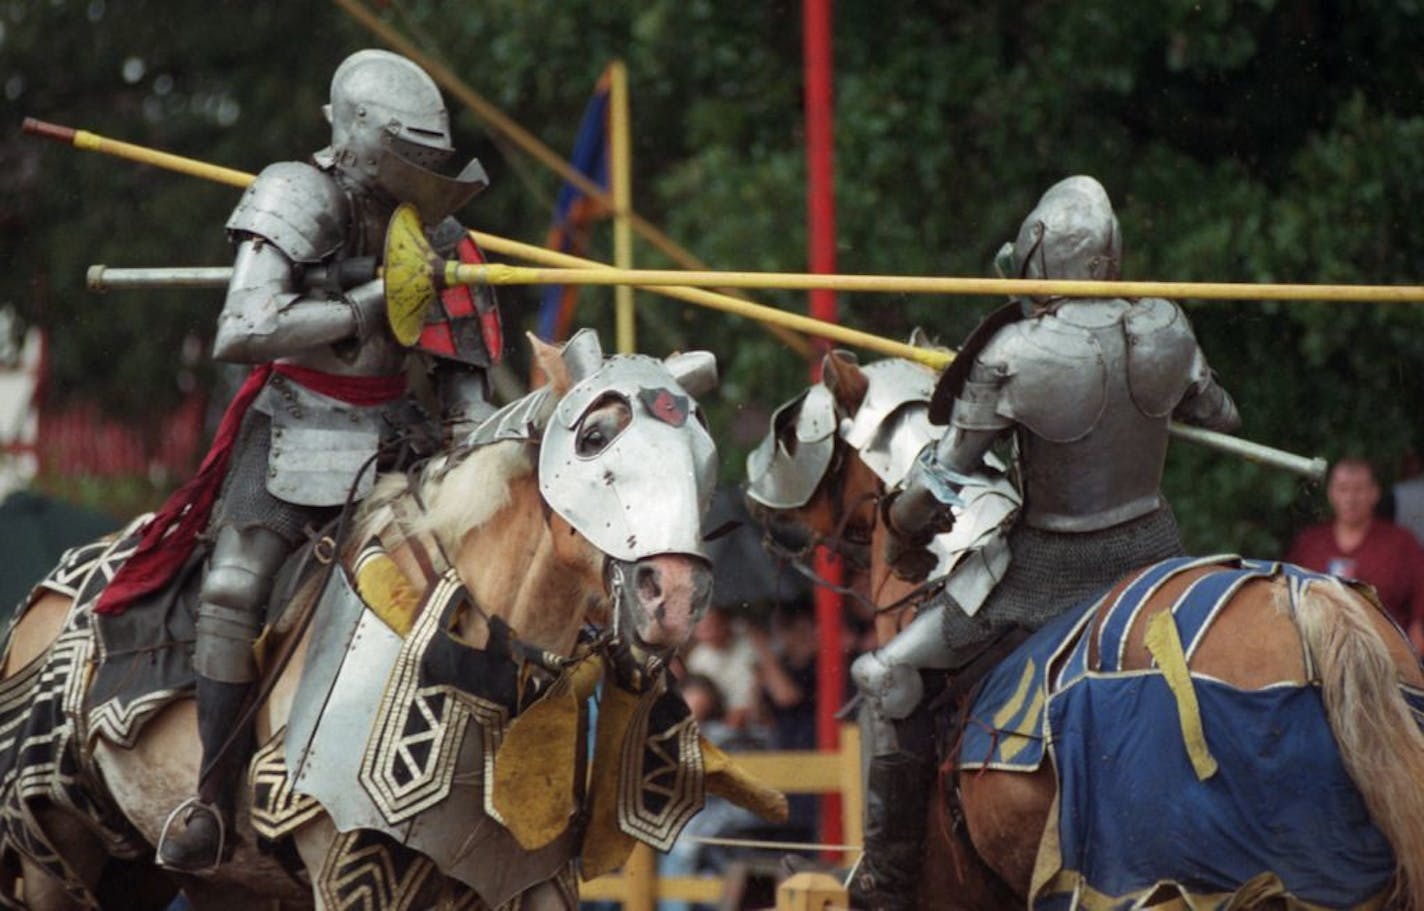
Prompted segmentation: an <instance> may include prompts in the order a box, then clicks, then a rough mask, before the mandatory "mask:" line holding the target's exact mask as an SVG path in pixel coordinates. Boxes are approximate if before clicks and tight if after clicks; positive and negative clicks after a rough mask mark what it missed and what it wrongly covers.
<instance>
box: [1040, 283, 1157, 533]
mask: <svg viewBox="0 0 1424 911" xmlns="http://www.w3.org/2000/svg"><path fill="white" fill-rule="evenodd" d="M1063 311H1066V312H1063ZM1063 311H1060V313H1061V316H1059V317H1057V319H1059V320H1061V324H1060V325H1059V326H1058V327H1056V328H1057V329H1058V330H1059V331H1060V332H1061V333H1062V336H1061V337H1062V338H1063V339H1065V340H1066V339H1068V338H1076V339H1078V340H1079V343H1078V347H1077V349H1076V350H1079V351H1080V352H1083V354H1082V360H1081V362H1080V363H1078V364H1077V365H1075V367H1074V369H1075V371H1076V372H1078V376H1077V377H1076V378H1075V379H1073V380H1071V381H1065V385H1068V386H1073V387H1081V389H1080V391H1079V393H1078V394H1077V395H1076V396H1075V397H1074V400H1073V401H1062V402H1058V403H1057V407H1059V408H1061V409H1064V410H1063V411H1060V412H1059V413H1058V414H1057V415H1054V416H1051V417H1050V416H1049V415H1045V416H1044V419H1043V420H1041V421H1035V420H1032V419H1031V418H1030V419H1029V420H1020V421H1019V428H1018V433H1019V444H1020V447H1021V452H1022V463H1023V478H1024V521H1025V522H1026V523H1027V524H1029V525H1031V526H1033V527H1035V528H1043V529H1047V530H1050V531H1061V532H1084V531H1096V530H1098V529H1102V528H1107V527H1110V526H1113V525H1117V524H1120V523H1122V522H1126V521H1129V520H1131V519H1135V518H1138V517H1139V516H1143V515H1146V514H1147V513H1149V512H1152V511H1153V510H1155V509H1157V508H1158V507H1159V506H1160V505H1162V502H1163V500H1162V496H1161V491H1160V488H1161V482H1162V465H1163V462H1164V460H1165V458H1166V452H1167V416H1166V414H1165V413H1159V414H1157V415H1155V416H1153V415H1151V414H1148V413H1147V411H1148V410H1155V409H1147V410H1145V409H1144V408H1143V407H1141V404H1140V403H1139V402H1137V401H1136V400H1135V399H1134V397H1133V391H1132V387H1131V386H1130V381H1129V376H1130V374H1131V372H1132V371H1130V370H1129V362H1130V361H1131V360H1132V357H1131V355H1130V353H1129V350H1128V349H1129V342H1128V338H1129V334H1128V333H1127V332H1126V331H1125V328H1124V320H1123V319H1122V315H1123V314H1122V313H1118V314H1116V315H1115V314H1113V313H1112V312H1111V310H1105V309H1103V308H1101V307H1099V308H1096V309H1094V308H1092V307H1091V306H1088V305H1083V306H1081V307H1072V306H1065V307H1064V308H1063ZM1049 319H1054V317H1050V318H1049ZM1065 347H1067V348H1070V349H1073V348H1074V346H1073V345H1065ZM1026 416H1027V415H1026Z"/></svg>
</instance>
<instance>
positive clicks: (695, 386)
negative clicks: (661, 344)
mask: <svg viewBox="0 0 1424 911" xmlns="http://www.w3.org/2000/svg"><path fill="white" fill-rule="evenodd" d="M663 366H665V367H667V369H668V373H671V374H672V375H673V379H675V380H677V382H678V385H679V386H681V387H682V388H683V389H686V390H687V394H688V395H690V396H692V397H693V398H695V399H700V398H702V397H703V396H704V395H706V394H707V393H709V392H711V391H712V390H713V389H716V388H717V379H718V378H717V358H716V356H715V355H713V354H712V352H710V351H679V352H677V353H675V354H669V355H668V356H667V357H666V358H664V359H663Z"/></svg>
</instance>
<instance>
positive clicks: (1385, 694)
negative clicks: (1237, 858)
mask: <svg viewBox="0 0 1424 911" xmlns="http://www.w3.org/2000/svg"><path fill="white" fill-rule="evenodd" d="M1374 610H1375V608H1374V607H1372V606H1371V605H1370V604H1369V603H1368V602H1366V601H1365V600H1364V599H1363V598H1362V597H1361V596H1360V595H1358V594H1356V593H1355V592H1352V591H1350V590H1349V589H1348V588H1346V587H1345V586H1344V585H1343V584H1341V583H1340V582H1339V581H1336V580H1331V581H1330V582H1313V583H1311V584H1310V585H1309V586H1308V587H1307V589H1306V591H1305V593H1304V594H1303V595H1302V596H1301V597H1300V598H1299V600H1298V601H1297V603H1296V614H1295V616H1296V623H1297V626H1298V628H1299V629H1300V634H1301V638H1302V639H1303V640H1304V642H1305V646H1306V648H1307V649H1308V651H1309V654H1310V656H1311V658H1312V659H1313V661H1314V664H1315V667H1316V673H1317V674H1318V675H1319V677H1320V681H1321V692H1322V695H1323V697H1324V701H1325V712H1326V715H1327V716H1328V717H1329V719H1330V729H1331V731H1332V732H1333V733H1334V735H1335V742H1336V743H1337V744H1338V745H1339V747H1340V755H1341V757H1342V758H1343V760H1344V762H1345V768H1346V769H1347V770H1348V771H1349V773H1350V777H1351V779H1353V780H1354V782H1355V786H1356V787H1357V788H1359V790H1360V794H1361V795H1362V796H1363V797H1364V800H1365V806H1366V807H1367V808H1368V809H1369V811H1370V817H1371V819H1373V820H1374V823H1375V825H1376V826H1377V827H1378V828H1379V830H1380V832H1381V833H1382V834H1383V835H1384V837H1385V838H1386V839H1387V840H1388V841H1389V843H1390V846H1391V847H1392V848H1393V849H1394V856H1395V859H1396V860H1395V862H1396V876H1395V890H1396V896H1397V897H1398V898H1399V899H1400V900H1401V902H1402V907H1404V908H1406V909H1412V911H1424V733H1422V732H1421V731H1420V729H1419V725H1418V723H1417V722H1416V721H1415V719H1414V716H1413V714H1412V713H1411V711H1410V709H1409V706H1408V704H1407V703H1406V702H1405V701H1404V697H1403V696H1402V695H1401V693H1400V690H1399V670H1398V668H1397V667H1396V664H1395V660H1394V658H1393V657H1392V656H1391V654H1390V651H1389V648H1388V647H1387V646H1386V645H1385V642H1384V639H1383V638H1381V636H1380V633H1379V632H1378V629H1377V627H1376V626H1375V625H1374V623H1373V622H1372V614H1373V612H1374Z"/></svg>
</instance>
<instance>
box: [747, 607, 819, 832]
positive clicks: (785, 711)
mask: <svg viewBox="0 0 1424 911" xmlns="http://www.w3.org/2000/svg"><path fill="white" fill-rule="evenodd" d="M751 640H752V647H753V648H754V649H755V650H756V662H757V664H756V673H757V682H758V683H759V684H760V688H761V701H762V705H763V706H764V707H765V710H766V717H767V720H768V722H769V723H770V727H771V731H770V733H771V746H772V748H773V749H777V750H814V749H816V654H817V651H818V649H819V646H820V644H819V642H818V640H817V637H816V618H815V616H814V615H813V614H812V613H811V612H810V611H809V610H807V609H805V608H804V607H800V608H797V607H778V608H777V610H776V613H775V614H774V615H773V623H772V631H771V633H770V634H768V632H767V631H766V630H763V629H761V628H759V627H757V628H753V630H752V634H751ZM789 801H790V807H789V809H790V819H789V820H788V824H787V828H788V833H787V834H788V836H789V837H790V838H791V839H793V840H811V839H812V838H813V837H814V835H815V833H816V830H817V809H816V808H817V805H818V803H819V801H818V799H817V798H816V797H815V795H811V794H793V795H791V796H790V797H789Z"/></svg>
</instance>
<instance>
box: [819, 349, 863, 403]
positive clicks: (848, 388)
mask: <svg viewBox="0 0 1424 911" xmlns="http://www.w3.org/2000/svg"><path fill="white" fill-rule="evenodd" d="M821 382H822V383H825V384H826V388H827V389H829V390H831V394H832V395H834V396H835V397H836V402H837V403H838V404H839V405H840V406H841V408H842V409H843V410H844V411H845V413H847V414H855V413H856V411H858V410H859V409H860V403H861V402H863V401H865V392H866V390H867V389H869V388H870V379H869V378H868V377H867V376H866V375H865V371H864V370H861V369H860V361H859V359H858V358H857V357H856V356H855V355H854V354H853V353H851V352H849V351H845V350H843V349H840V348H837V349H835V350H833V351H828V352H827V353H826V356H825V357H824V358H822V359H821Z"/></svg>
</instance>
